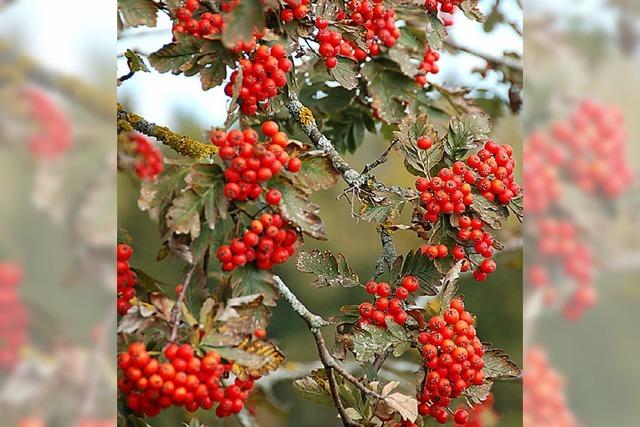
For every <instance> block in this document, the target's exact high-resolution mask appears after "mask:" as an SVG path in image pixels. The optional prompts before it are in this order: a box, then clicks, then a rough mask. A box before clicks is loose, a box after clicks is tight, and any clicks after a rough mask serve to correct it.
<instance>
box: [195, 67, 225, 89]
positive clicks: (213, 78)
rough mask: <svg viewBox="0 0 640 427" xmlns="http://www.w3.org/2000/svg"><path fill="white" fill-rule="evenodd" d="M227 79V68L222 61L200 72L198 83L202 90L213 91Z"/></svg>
mask: <svg viewBox="0 0 640 427" xmlns="http://www.w3.org/2000/svg"><path fill="white" fill-rule="evenodd" d="M226 78H227V66H226V65H225V63H224V62H222V61H217V62H215V63H213V64H211V65H209V66H206V67H204V68H203V69H202V70H200V83H201V84H202V90H209V89H213V88H214V87H217V86H219V85H220V84H222V82H223V81H224V79H226Z"/></svg>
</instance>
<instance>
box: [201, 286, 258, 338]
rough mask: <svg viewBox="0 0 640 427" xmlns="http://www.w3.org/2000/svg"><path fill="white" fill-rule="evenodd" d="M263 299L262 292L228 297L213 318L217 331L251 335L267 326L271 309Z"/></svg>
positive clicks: (218, 332)
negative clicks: (264, 303)
mask: <svg viewBox="0 0 640 427" xmlns="http://www.w3.org/2000/svg"><path fill="white" fill-rule="evenodd" d="M263 301H264V295H262V294H254V295H246V296H243V297H237V298H230V299H228V300H227V302H226V304H225V306H224V308H221V309H220V310H219V311H218V313H216V315H215V317H214V319H213V321H214V322H215V327H214V330H215V333H216V334H226V335H231V336H237V335H251V334H252V333H253V332H254V331H255V330H256V329H264V328H266V327H267V325H268V324H269V318H270V317H271V311H270V310H269V308H267V307H266V306H265V305H263ZM205 338H206V336H205Z"/></svg>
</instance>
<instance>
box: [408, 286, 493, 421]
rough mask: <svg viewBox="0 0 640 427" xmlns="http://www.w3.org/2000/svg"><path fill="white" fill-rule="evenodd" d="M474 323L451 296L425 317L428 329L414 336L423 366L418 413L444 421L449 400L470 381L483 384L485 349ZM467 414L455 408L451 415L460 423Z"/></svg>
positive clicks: (472, 383) (460, 302)
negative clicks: (437, 311) (441, 309)
mask: <svg viewBox="0 0 640 427" xmlns="http://www.w3.org/2000/svg"><path fill="white" fill-rule="evenodd" d="M474 323H475V320H474V317H473V316H472V315H471V313H469V312H468V311H465V307H464V302H463V301H462V299H461V298H455V299H453V300H452V301H451V303H450V304H449V308H447V309H446V310H444V312H443V313H442V315H440V316H434V317H432V318H431V319H429V324H428V328H427V329H428V330H427V331H423V332H421V333H420V335H419V336H418V342H419V343H420V344H421V345H422V348H421V352H422V357H423V358H424V367H425V378H424V380H423V382H422V386H421V389H420V390H419V392H418V394H417V398H418V402H420V403H419V404H418V412H419V413H420V415H423V416H426V415H429V416H431V417H433V418H434V419H435V420H436V421H437V422H439V423H441V424H444V423H446V422H447V421H448V419H449V412H450V409H449V405H450V403H451V400H452V399H453V398H456V397H458V396H460V395H461V394H462V393H463V392H464V391H465V390H466V389H467V388H468V387H470V386H472V385H481V384H484V381H485V378H484V373H483V372H482V368H483V367H484V360H483V358H482V356H483V355H484V352H485V349H484V346H483V345H482V343H481V342H480V340H479V339H478V337H477V336H476V329H475V327H474ZM468 417H469V414H468V412H467V411H466V410H464V409H458V410H456V412H455V413H454V417H453V418H454V421H455V422H456V423H457V424H464V423H466V422H467V421H468Z"/></svg>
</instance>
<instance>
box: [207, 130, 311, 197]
mask: <svg viewBox="0 0 640 427" xmlns="http://www.w3.org/2000/svg"><path fill="white" fill-rule="evenodd" d="M262 133H263V134H264V135H265V136H266V137H267V138H269V140H268V141H265V142H259V141H258V139H259V136H258V133H257V132H256V131H255V130H253V129H246V130H244V131H241V130H238V129H232V130H230V131H229V132H224V131H223V130H214V131H213V132H212V134H211V143H212V144H214V145H215V146H217V147H219V150H218V155H219V156H220V158H221V159H222V160H223V161H224V163H225V166H226V168H225V171H224V178H225V182H226V184H225V186H224V195H225V197H227V198H228V199H230V200H239V201H245V200H255V199H257V198H258V197H260V195H261V194H262V192H263V187H262V184H264V183H266V182H267V181H269V180H270V179H271V178H272V177H273V176H275V175H277V174H278V173H280V171H281V170H282V169H283V167H286V169H287V170H288V171H290V172H298V171H299V170H300V167H301V165H302V163H301V161H300V159H298V158H297V157H292V156H289V153H287V151H285V150H286V148H287V145H288V144H289V139H288V138H287V135H286V134H285V133H284V132H280V131H279V128H278V124H277V123H275V122H272V121H266V122H264V123H262ZM281 198H282V195H281V194H280V192H279V191H278V190H276V189H268V190H267V191H266V194H265V201H266V202H267V203H269V204H271V205H277V204H279V203H280V200H281Z"/></svg>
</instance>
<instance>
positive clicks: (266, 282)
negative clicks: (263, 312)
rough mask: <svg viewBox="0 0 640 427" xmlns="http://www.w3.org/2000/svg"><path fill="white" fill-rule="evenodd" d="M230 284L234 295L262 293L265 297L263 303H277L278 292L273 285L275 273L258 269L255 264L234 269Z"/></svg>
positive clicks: (269, 304) (272, 304) (270, 304)
mask: <svg viewBox="0 0 640 427" xmlns="http://www.w3.org/2000/svg"><path fill="white" fill-rule="evenodd" d="M229 284H230V285H231V289H232V295H233V296H234V297H242V296H247V295H255V294H260V295H262V296H263V297H264V302H263V304H265V305H268V306H274V305H276V299H277V298H278V293H277V292H276V290H275V288H274V287H273V274H272V273H271V272H269V271H266V270H258V268H257V267H255V266H254V265H253V264H248V265H245V266H243V267H239V268H236V269H235V270H233V273H231V276H230V278H229Z"/></svg>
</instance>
